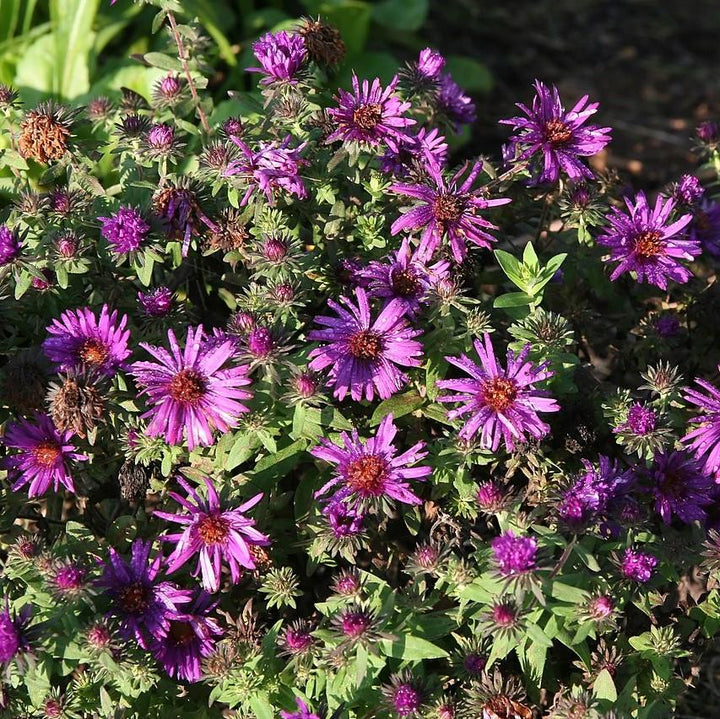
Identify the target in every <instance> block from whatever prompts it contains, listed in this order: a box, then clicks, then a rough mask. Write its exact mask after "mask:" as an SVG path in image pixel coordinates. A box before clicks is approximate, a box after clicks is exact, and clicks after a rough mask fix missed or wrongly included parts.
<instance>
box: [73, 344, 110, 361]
mask: <svg viewBox="0 0 720 719" xmlns="http://www.w3.org/2000/svg"><path fill="white" fill-rule="evenodd" d="M109 356H110V352H109V351H108V348H107V345H106V344H105V343H104V342H103V341H102V340H98V339H94V338H90V339H87V340H85V341H84V342H83V343H82V344H81V345H80V347H79V348H78V357H79V358H80V360H81V361H82V362H84V363H85V364H87V365H92V366H95V367H99V366H100V365H101V364H103V363H104V362H106V361H107V358H108V357H109Z"/></svg>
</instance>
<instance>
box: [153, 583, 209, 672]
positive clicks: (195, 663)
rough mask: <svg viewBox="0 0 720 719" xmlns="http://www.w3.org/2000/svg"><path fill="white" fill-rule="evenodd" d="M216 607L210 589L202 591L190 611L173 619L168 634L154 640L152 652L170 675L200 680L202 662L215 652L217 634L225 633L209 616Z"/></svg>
mask: <svg viewBox="0 0 720 719" xmlns="http://www.w3.org/2000/svg"><path fill="white" fill-rule="evenodd" d="M216 606H217V602H213V601H212V600H211V599H210V596H209V595H208V594H207V593H206V592H200V593H199V594H198V596H197V598H196V599H195V601H194V602H193V604H192V606H191V607H190V608H189V609H188V610H187V611H185V612H182V613H180V614H177V615H176V616H174V617H173V618H172V619H170V621H169V626H168V630H167V633H166V634H165V635H163V636H162V637H160V638H159V639H156V640H155V641H154V642H153V643H152V645H151V647H150V651H151V653H152V655H153V656H154V657H155V659H157V661H158V662H160V664H162V666H163V669H165V671H166V672H167V673H168V675H169V676H171V677H175V676H176V677H177V678H178V679H184V680H185V681H187V682H197V681H200V678H201V677H202V671H201V669H200V663H201V661H202V660H203V658H204V657H208V656H210V655H211V654H212V653H213V650H214V649H215V642H216V641H217V640H216V637H218V636H220V635H221V634H222V633H223V631H222V629H221V628H220V626H219V625H218V623H217V622H216V621H215V620H214V619H213V618H212V617H209V616H208V615H209V613H210V612H211V611H212V610H213V609H214V608H215V607H216Z"/></svg>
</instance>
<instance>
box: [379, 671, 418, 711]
mask: <svg viewBox="0 0 720 719" xmlns="http://www.w3.org/2000/svg"><path fill="white" fill-rule="evenodd" d="M382 695H383V699H384V703H385V705H386V706H387V708H388V709H390V711H391V712H393V714H394V715H395V716H397V717H401V719H406V718H409V717H417V716H419V713H420V711H421V709H422V704H423V701H424V698H425V697H424V693H423V692H422V690H421V689H420V686H419V684H418V682H416V681H414V680H413V679H412V677H411V676H410V674H409V673H407V672H402V673H401V674H394V675H393V676H392V677H390V684H387V685H385V686H383V688H382Z"/></svg>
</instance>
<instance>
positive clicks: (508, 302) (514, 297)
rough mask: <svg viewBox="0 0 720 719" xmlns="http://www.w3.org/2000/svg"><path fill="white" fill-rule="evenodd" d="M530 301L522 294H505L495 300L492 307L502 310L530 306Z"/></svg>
mask: <svg viewBox="0 0 720 719" xmlns="http://www.w3.org/2000/svg"><path fill="white" fill-rule="evenodd" d="M532 301H533V298H532V297H530V295H527V294H525V293H524V292H507V293H506V294H504V295H500V296H499V297H496V298H495V302H493V307H495V308H496V309H503V308H504V307H524V306H526V305H529V304H531V303H532Z"/></svg>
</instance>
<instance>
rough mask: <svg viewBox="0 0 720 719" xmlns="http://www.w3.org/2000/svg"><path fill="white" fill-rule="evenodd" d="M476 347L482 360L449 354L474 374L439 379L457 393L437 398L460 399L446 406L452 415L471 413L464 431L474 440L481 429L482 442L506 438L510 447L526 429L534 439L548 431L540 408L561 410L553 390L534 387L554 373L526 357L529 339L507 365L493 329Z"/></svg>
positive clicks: (491, 445)
mask: <svg viewBox="0 0 720 719" xmlns="http://www.w3.org/2000/svg"><path fill="white" fill-rule="evenodd" d="M475 351H476V352H477V354H478V357H479V358H480V365H477V364H475V363H474V362H473V361H472V360H471V359H470V358H469V357H467V355H465V354H463V355H461V356H460V357H446V358H445V359H446V360H447V361H448V362H450V364H453V365H455V366H456V367H459V368H460V369H461V370H463V371H465V372H467V373H468V374H469V375H470V378H469V379H449V380H441V381H439V382H437V386H438V387H440V388H441V389H449V390H451V391H453V392H455V393H456V394H452V395H444V396H442V397H438V401H439V402H460V403H461V405H460V407H458V408H457V409H454V410H451V411H450V412H448V418H449V419H455V418H457V417H462V416H463V415H466V414H469V415H471V416H470V418H469V419H468V421H467V422H466V423H465V425H464V426H463V428H462V429H461V430H460V437H461V438H463V439H467V440H470V439H472V438H473V437H474V436H475V435H476V434H477V433H478V432H480V444H481V446H482V447H484V448H486V449H491V450H492V451H493V452H494V451H496V450H497V448H498V447H499V446H500V440H501V439H502V440H503V442H504V444H505V447H506V448H507V450H508V451H512V450H513V448H514V446H515V442H516V441H517V440H521V441H522V440H524V439H525V435H526V434H530V435H531V436H532V437H535V438H536V439H540V438H542V437H544V436H545V435H546V434H547V433H548V432H549V431H550V427H549V426H548V425H547V424H545V422H543V421H541V420H540V418H539V417H538V412H557V411H558V410H559V409H560V407H559V405H558V404H557V402H556V401H555V400H554V399H553V398H552V397H550V395H549V394H548V393H547V392H545V391H543V390H538V389H535V384H536V383H537V382H541V381H542V380H545V379H548V378H549V377H552V375H553V372H552V371H551V370H549V369H547V363H543V364H541V365H538V366H535V365H533V363H532V362H528V359H527V357H528V354H529V353H530V345H529V344H528V345H525V347H524V348H523V350H522V351H521V352H520V353H519V354H518V355H515V353H514V352H513V351H512V350H508V353H507V369H506V370H504V369H502V367H500V366H499V364H498V362H497V359H496V357H495V351H494V349H493V346H492V343H491V341H490V335H488V334H485V335H484V346H483V344H482V343H481V342H480V340H475Z"/></svg>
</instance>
